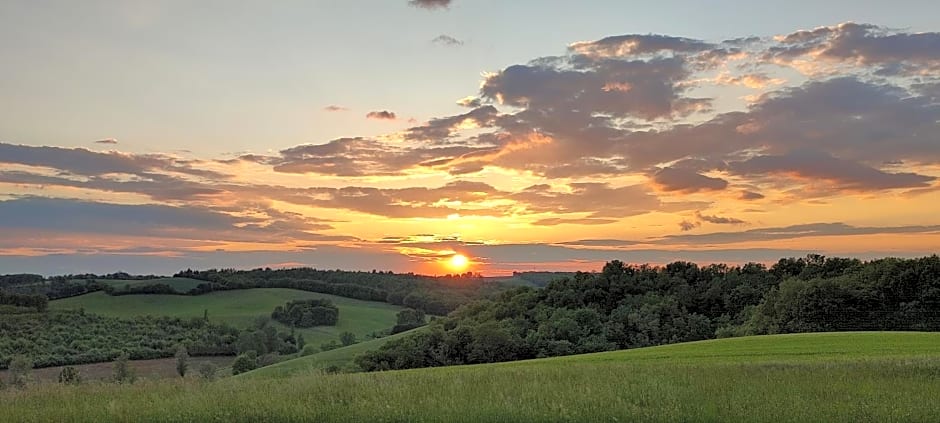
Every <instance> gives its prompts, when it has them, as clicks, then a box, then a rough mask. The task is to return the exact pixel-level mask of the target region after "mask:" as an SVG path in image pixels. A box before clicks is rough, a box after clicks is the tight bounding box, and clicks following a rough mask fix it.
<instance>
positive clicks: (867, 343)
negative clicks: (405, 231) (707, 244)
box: [0, 332, 940, 423]
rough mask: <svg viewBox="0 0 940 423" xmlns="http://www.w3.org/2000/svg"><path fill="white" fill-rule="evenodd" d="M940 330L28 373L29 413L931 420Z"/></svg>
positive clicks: (25, 400)
mask: <svg viewBox="0 0 940 423" xmlns="http://www.w3.org/2000/svg"><path fill="white" fill-rule="evenodd" d="M937 398H940V333H877V332H872V333H840V334H802V335H783V336H762V337H753V338H737V339H724V340H716V341H705V342H696V343H689V344H678V345H670V346H662V347H654V348H646V349H636V350H628V351H617V352H609V353H598V354H588V355H581V356H569V357H559V358H552V359H542V360H529V361H524V362H515V363H500V364H486V365H477V366H456V367H446V368H436V369H418V370H407V371H397V372H382V373H359V374H338V375H326V374H305V375H298V376H294V377H291V378H288V379H277V378H271V379H269V378H229V379H225V380H220V381H217V382H214V383H199V382H195V381H179V380H176V381H160V382H146V383H139V384H135V385H132V386H119V385H106V384H89V385H86V386H80V387H67V386H60V385H39V386H35V387H32V388H28V389H27V390H25V391H17V390H7V391H6V392H3V393H0V409H2V410H4V412H3V413H2V415H0V419H4V418H5V419H12V420H16V421H24V422H39V421H63V422H70V421H75V422H77V421H89V422H91V421H165V422H176V421H207V422H208V421H214V422H229V421H279V422H291V421H296V422H301V421H343V422H357V421H374V422H404V421H423V422H478V421H506V422H537V421H539V422H541V421H570V422H578V421H627V422H676V421H681V422H723V421H752V422H778V421H779V422H853V423H856V422H934V421H940V402H938V401H937Z"/></svg>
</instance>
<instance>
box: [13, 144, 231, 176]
mask: <svg viewBox="0 0 940 423" xmlns="http://www.w3.org/2000/svg"><path fill="white" fill-rule="evenodd" d="M0 163H9V164H21V165H27V166H36V167H47V168H53V169H58V170H61V171H65V172H68V173H72V174H75V175H82V176H100V175H105V174H109V173H126V174H136V175H142V174H145V173H148V172H153V171H163V172H176V173H183V174H188V175H192V176H200V177H207V178H216V179H225V178H227V177H228V176H227V175H224V174H221V173H218V172H215V171H211V170H205V169H198V168H196V167H195V166H193V165H194V164H198V163H194V162H188V161H184V160H179V159H175V158H172V157H168V156H165V155H160V154H148V155H134V154H125V153H120V152H116V151H111V152H106V153H100V152H96V151H91V150H86V149H84V148H63V147H33V146H27V145H16V144H6V143H0Z"/></svg>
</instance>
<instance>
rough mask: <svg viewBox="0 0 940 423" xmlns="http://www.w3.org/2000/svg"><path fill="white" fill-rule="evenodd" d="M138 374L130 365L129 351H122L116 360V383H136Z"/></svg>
mask: <svg viewBox="0 0 940 423" xmlns="http://www.w3.org/2000/svg"><path fill="white" fill-rule="evenodd" d="M136 380H137V375H136V374H134V369H132V368H131V366H130V356H128V355H127V353H126V352H125V353H121V355H119V356H118V358H117V360H115V361H114V382H115V383H134V381H136Z"/></svg>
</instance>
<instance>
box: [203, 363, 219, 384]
mask: <svg viewBox="0 0 940 423" xmlns="http://www.w3.org/2000/svg"><path fill="white" fill-rule="evenodd" d="M217 371H218V369H217V368H216V367H215V364H212V363H210V362H208V361H207V362H205V363H202V365H200V366H199V376H202V378H203V379H205V380H213V379H215V373H216V372H217Z"/></svg>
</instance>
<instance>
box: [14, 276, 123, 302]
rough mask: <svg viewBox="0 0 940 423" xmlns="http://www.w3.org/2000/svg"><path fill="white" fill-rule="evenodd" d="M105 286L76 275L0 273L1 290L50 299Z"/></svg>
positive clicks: (87, 291)
mask: <svg viewBox="0 0 940 423" xmlns="http://www.w3.org/2000/svg"><path fill="white" fill-rule="evenodd" d="M80 276H83V275H80ZM104 287H105V285H104V284H101V283H99V282H97V281H96V280H94V279H90V280H84V279H78V278H75V275H66V276H55V277H51V278H48V279H46V278H44V277H43V276H42V275H31V274H19V275H0V291H6V292H7V293H14V294H23V295H43V296H45V297H46V298H48V299H50V300H56V299H59V298H66V297H74V296H76V295H83V294H87V293H89V292H95V291H100V290H102V289H104Z"/></svg>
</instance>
